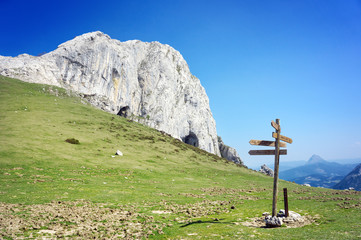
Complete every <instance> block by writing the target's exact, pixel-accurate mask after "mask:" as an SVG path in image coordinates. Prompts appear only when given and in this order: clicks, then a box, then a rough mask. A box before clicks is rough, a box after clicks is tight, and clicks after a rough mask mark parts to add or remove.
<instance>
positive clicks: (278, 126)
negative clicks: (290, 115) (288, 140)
mask: <svg viewBox="0 0 361 240" xmlns="http://www.w3.org/2000/svg"><path fill="white" fill-rule="evenodd" d="M271 125H272V127H273V128H274V129H276V130H280V125H278V124H277V123H275V122H274V121H273V120H272V122H271Z"/></svg>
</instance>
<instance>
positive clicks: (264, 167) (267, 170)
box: [259, 164, 274, 177]
mask: <svg viewBox="0 0 361 240" xmlns="http://www.w3.org/2000/svg"><path fill="white" fill-rule="evenodd" d="M259 172H261V173H263V174H266V175H268V176H270V177H273V176H274V173H273V170H272V169H270V168H269V167H268V166H267V165H266V164H263V165H262V166H261V169H260V170H259Z"/></svg>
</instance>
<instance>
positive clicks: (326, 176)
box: [279, 155, 358, 188]
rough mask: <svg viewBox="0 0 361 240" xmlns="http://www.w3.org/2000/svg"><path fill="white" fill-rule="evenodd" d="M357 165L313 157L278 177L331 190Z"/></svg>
mask: <svg viewBox="0 0 361 240" xmlns="http://www.w3.org/2000/svg"><path fill="white" fill-rule="evenodd" d="M280 165H281V164H280ZM283 165H284V164H283ZM357 165H358V164H357V163H351V164H340V163H337V162H329V161H326V160H324V159H323V158H321V157H320V156H318V155H313V156H312V157H311V158H310V159H309V160H308V161H307V162H305V164H303V165H302V166H298V167H294V168H291V169H288V170H281V171H280V173H279V177H280V178H281V179H284V180H287V181H292V182H295V183H298V184H310V185H311V186H313V187H325V188H332V187H333V186H335V185H336V184H337V183H339V182H340V181H341V180H342V179H343V178H344V177H345V176H346V175H347V174H349V173H350V172H351V171H352V170H353V169H354V168H355V167H356V166H357Z"/></svg>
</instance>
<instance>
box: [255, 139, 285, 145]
mask: <svg viewBox="0 0 361 240" xmlns="http://www.w3.org/2000/svg"><path fill="white" fill-rule="evenodd" d="M249 144H251V145H257V146H268V147H275V146H276V143H275V142H274V141H265V140H253V139H252V140H251V141H249ZM279 146H280V147H287V145H286V143H284V142H280V145H279Z"/></svg>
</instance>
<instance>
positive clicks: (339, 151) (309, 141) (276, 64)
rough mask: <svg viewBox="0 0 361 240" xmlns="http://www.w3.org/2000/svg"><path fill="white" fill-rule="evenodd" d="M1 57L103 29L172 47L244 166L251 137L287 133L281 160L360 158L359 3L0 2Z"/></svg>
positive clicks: (258, 160) (251, 160) (249, 161)
mask: <svg viewBox="0 0 361 240" xmlns="http://www.w3.org/2000/svg"><path fill="white" fill-rule="evenodd" d="M0 23H1V28H0V55H5V56H16V55H18V54H21V53H28V54H31V55H38V54H40V53H43V52H49V51H52V50H54V49H56V47H57V46H58V45H59V44H61V43H63V42H65V41H67V40H70V39H72V38H74V37H75V36H77V35H80V34H83V33H86V32H91V31H97V30H99V31H102V32H104V33H106V34H108V35H110V37H112V38H115V39H118V40H120V41H126V40H132V39H139V40H142V41H159V42H161V43H164V44H169V45H171V46H172V47H174V48H175V49H176V50H178V51H180V53H181V54H182V55H183V57H184V58H185V60H186V61H187V62H188V65H189V67H190V70H191V72H192V73H193V75H195V76H197V77H198V78H199V79H200V80H201V83H202V85H203V86H204V87H205V89H206V92H207V94H208V97H209V99H210V106H211V110H212V112H213V115H214V118H215V120H216V123H217V130H218V135H220V136H221V137H222V138H223V140H224V142H225V143H226V144H228V145H230V146H232V147H234V148H236V149H237V151H238V152H239V155H240V156H241V158H242V159H243V160H244V161H245V163H246V165H250V166H254V165H257V164H258V165H261V164H262V163H268V164H269V163H272V162H273V157H271V156H252V157H251V156H249V155H248V151H249V150H251V149H267V148H262V147H255V146H251V145H249V143H248V141H249V140H250V139H259V140H272V136H271V135H272V131H273V128H272V127H271V125H270V122H271V120H274V119H276V118H279V119H280V120H281V126H282V134H283V135H285V136H288V137H291V138H292V139H293V140H294V143H293V144H289V145H288V155H287V156H282V157H281V164H282V161H296V160H307V159H308V158H310V157H311V155H312V154H318V155H320V156H321V157H323V158H325V159H326V160H332V159H342V158H360V157H361V1H360V0H327V1H325V0H300V1H288V0H283V1H281V0H238V1H237V0H235V1H230V0H220V1H212V0H204V1H203V0H164V1H158V0H150V1H148V0H144V1H142V0H129V1H123V0H118V1H115V0H114V1H108V0H102V1H99V0H96V1H93V0H87V1H83V0H73V1H68V0H63V1H56V0H52V1H49V0H46V1H39V0H33V1H16V0H0Z"/></svg>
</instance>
